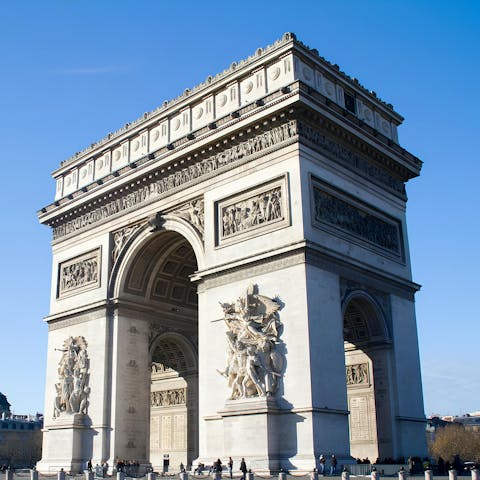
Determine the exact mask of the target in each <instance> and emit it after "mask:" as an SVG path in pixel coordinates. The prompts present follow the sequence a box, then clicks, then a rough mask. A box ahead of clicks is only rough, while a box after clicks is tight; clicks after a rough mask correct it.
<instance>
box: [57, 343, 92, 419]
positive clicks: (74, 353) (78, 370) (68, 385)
mask: <svg viewBox="0 0 480 480" xmlns="http://www.w3.org/2000/svg"><path fill="white" fill-rule="evenodd" d="M59 350H60V351H61V352H63V353H62V357H61V358H60V362H59V363H58V380H59V381H58V383H56V384H55V389H56V397H55V401H54V406H53V417H54V418H56V417H58V416H59V415H60V414H61V413H63V412H64V413H69V414H74V413H83V414H86V413H87V410H88V396H89V393H90V388H89V387H88V379H89V373H88V370H89V360H88V355H87V342H86V341H85V338H83V337H80V336H78V337H69V338H68V339H67V340H65V342H63V348H61V349H59Z"/></svg>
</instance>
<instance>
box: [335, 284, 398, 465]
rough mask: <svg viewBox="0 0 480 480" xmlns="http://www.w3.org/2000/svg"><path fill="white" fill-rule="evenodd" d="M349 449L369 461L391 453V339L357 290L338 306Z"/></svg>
mask: <svg viewBox="0 0 480 480" xmlns="http://www.w3.org/2000/svg"><path fill="white" fill-rule="evenodd" d="M343 331H344V347H345V370H346V371H345V376H346V383H347V400H348V409H349V412H350V414H349V430H350V451H351V455H352V456H353V457H355V458H357V459H358V458H359V459H362V460H365V459H368V460H370V461H371V462H372V463H373V462H376V461H377V459H385V458H390V457H393V455H394V441H393V437H392V432H393V423H392V422H393V421H394V419H393V416H392V412H393V408H392V405H391V399H392V398H393V396H392V394H391V392H390V384H391V382H390V381H389V379H390V378H391V368H392V363H391V340H390V339H391V336H390V334H389V329H388V325H387V322H386V318H385V314H384V312H383V311H382V309H381V308H380V306H379V305H378V303H377V302H376V301H375V299H374V298H372V296H370V295H369V294H368V293H367V292H364V291H361V290H357V291H354V292H351V293H350V294H349V295H348V296H347V298H346V299H345V300H344V302H343Z"/></svg>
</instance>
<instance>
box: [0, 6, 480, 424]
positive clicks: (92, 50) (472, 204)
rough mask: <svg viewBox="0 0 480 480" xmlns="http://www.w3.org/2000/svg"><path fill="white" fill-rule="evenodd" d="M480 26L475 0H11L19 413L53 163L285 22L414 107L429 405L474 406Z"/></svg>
mask: <svg viewBox="0 0 480 480" xmlns="http://www.w3.org/2000/svg"><path fill="white" fill-rule="evenodd" d="M479 25H480V3H479V2H478V1H475V0H471V1H462V0H455V1H452V0H445V1H442V0H430V1H427V0H425V1H424V0H403V1H400V0H398V1H389V0H376V1H373V0H363V1H361V2H359V1H354V0H352V1H342V0H335V1H332V0H328V1H324V0H315V1H302V0H297V1H288V2H287V1H283V0H276V1H258V0H257V1H251V0H243V1H241V2H228V1H225V0H224V1H206V0H205V1H203V2H200V1H191V2H186V1H180V0H177V1H167V0H163V1H160V0H131V1H123V0H115V1H111V0H101V1H98V0H97V1H93V0H83V1H74V0H62V1H50V0H43V1H38V0H35V1H33V0H21V1H15V0H5V1H4V2H2V3H1V5H0V158H1V170H0V172H1V188H0V199H1V210H0V212H1V213H0V215H1V223H0V225H1V235H0V241H1V248H0V255H1V263H0V265H1V273H2V274H1V276H0V282H1V283H0V295H1V297H0V298H1V308H0V339H1V341H0V359H1V363H0V391H1V392H3V393H5V394H6V395H7V397H8V399H9V401H10V403H12V406H13V408H14V411H15V412H16V413H34V412H36V411H43V401H44V399H43V397H44V388H45V385H44V381H45V378H44V375H45V374H44V370H45V364H46V345H47V328H46V325H45V323H44V322H43V320H42V319H43V317H44V316H46V315H47V314H48V308H49V305H48V304H49V292H50V278H51V255H50V240H51V233H50V231H49V230H48V228H47V227H43V226H41V225H40V224H39V223H38V221H37V218H36V211H37V210H38V209H40V208H41V207H43V206H45V205H47V204H48V203H50V202H51V201H52V200H53V196H54V182H53V180H52V178H51V177H50V172H51V171H53V170H54V169H55V168H56V167H57V166H58V165H59V163H60V161H62V160H64V159H66V158H68V157H70V156H71V155H72V154H74V153H75V152H76V151H78V150H81V149H83V148H85V147H86V146H88V145H90V144H91V143H93V142H94V141H96V140H99V139H100V138H103V137H104V136H105V135H106V134H107V133H108V132H110V131H114V130H116V129H117V128H119V127H121V126H122V125H123V124H125V123H126V122H129V121H132V120H134V119H136V118H137V117H139V116H140V115H142V114H143V112H145V111H149V110H152V109H154V108H156V107H157V106H159V105H161V103H162V102H163V101H164V100H167V99H171V98H173V97H176V96H177V95H179V94H181V93H182V92H183V90H184V89H185V88H188V87H193V86H195V85H196V84H198V83H200V82H202V81H203V80H204V79H205V78H206V77H207V76H208V75H214V74H216V73H218V72H220V71H222V70H224V69H225V68H227V67H228V66H229V65H230V64H231V63H232V62H233V61H238V60H241V59H243V58H245V57H247V56H248V55H251V54H252V53H253V52H254V51H255V50H256V49H257V48H258V47H264V46H266V45H268V44H270V43H272V42H274V41H275V40H276V39H277V38H280V37H281V36H282V35H283V33H284V32H286V31H293V32H295V33H296V34H297V37H298V38H299V39H300V40H302V41H303V42H304V43H305V44H307V45H309V46H310V47H312V48H317V49H318V51H319V53H320V55H322V56H324V57H325V58H327V59H328V60H330V61H331V62H333V63H337V64H339V65H340V67H341V69H342V70H344V71H345V72H346V73H347V74H349V75H351V76H353V77H356V78H358V79H359V80H360V82H361V83H362V84H363V85H364V86H365V87H367V88H368V89H371V90H375V91H376V92H377V94H378V95H379V96H380V98H382V99H383V100H385V101H387V102H390V103H392V104H393V105H394V106H395V108H396V110H397V111H398V112H399V113H401V114H402V115H403V116H404V117H405V122H404V125H402V126H401V127H400V129H399V135H400V143H401V145H402V146H404V147H405V148H406V149H407V150H409V151H410V152H412V153H413V154H415V155H417V156H418V157H420V158H421V159H422V160H423V161H424V162H425V164H424V168H423V171H422V175H421V176H420V177H419V178H417V179H414V180H413V181H411V182H409V184H408V185H407V192H408V197H409V203H408V209H407V219H408V226H409V240H410V248H411V252H412V264H413V274H414V280H415V281H416V282H417V283H420V284H422V285H423V287H422V290H421V291H420V293H418V294H417V319H418V330H419V340H420V354H421V362H422V375H423V385H424V397H425V411H426V414H427V415H429V414H431V413H434V412H438V413H444V414H446V413H450V414H460V413H465V412H469V411H473V410H480V375H479V341H480V313H479V312H480V308H479V307H478V303H477V300H478V298H477V296H478V297H480V292H479V289H480V282H479V280H478V278H479V271H480V256H479V234H480V227H479V223H480V222H479V220H480V209H479V200H478V195H479V191H480V189H479V187H478V185H479V178H480V155H479V151H480V148H479V144H480V122H479V115H480V113H479V107H480V101H479V94H480V88H479V86H478V81H479V78H480V53H479V52H480V27H479ZM405 381H406V382H408V379H405ZM51 387H52V388H53V386H51Z"/></svg>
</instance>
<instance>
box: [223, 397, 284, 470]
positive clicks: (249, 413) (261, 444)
mask: <svg viewBox="0 0 480 480" xmlns="http://www.w3.org/2000/svg"><path fill="white" fill-rule="evenodd" d="M279 413H281V410H280V409H279V408H278V406H277V403H276V400H275V398H274V397H252V398H243V399H238V400H227V402H226V404H225V408H224V409H223V410H221V411H219V412H218V414H219V415H220V416H221V417H222V420H223V441H224V451H225V452H231V454H230V455H231V456H232V457H233V458H242V457H244V458H245V461H246V462H247V466H248V468H251V469H252V470H255V471H257V472H258V471H264V472H268V473H270V472H273V471H278V470H279V469H280V467H281V463H280V460H281V459H280V452H279V450H278V446H279V442H278V436H279V430H278V422H279V421H280V419H281V416H279Z"/></svg>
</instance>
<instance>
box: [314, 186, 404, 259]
mask: <svg viewBox="0 0 480 480" xmlns="http://www.w3.org/2000/svg"><path fill="white" fill-rule="evenodd" d="M311 199H312V223H313V225H314V226H315V227H317V228H319V229H322V230H325V231H328V232H329V233H332V234H333V235H336V236H339V237H343V238H345V239H346V240H349V241H351V242H354V243H357V244H360V245H361V246H363V247H366V248H369V249H373V250H374V251H376V252H377V253H380V254H383V255H386V256H390V257H393V258H395V259H397V260H401V261H403V239H402V228H401V223H400V221H399V220H397V219H395V218H392V217H390V216H388V215H386V214H384V213H382V212H380V211H379V210H377V209H376V208H374V207H372V206H369V205H367V204H365V203H363V202H361V201H360V200H358V199H355V198H353V197H351V196H349V195H348V194H346V193H344V192H341V191H339V190H337V189H335V188H334V187H332V186H330V185H327V184H325V183H324V182H321V181H320V180H317V179H315V178H313V177H312V179H311Z"/></svg>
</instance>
